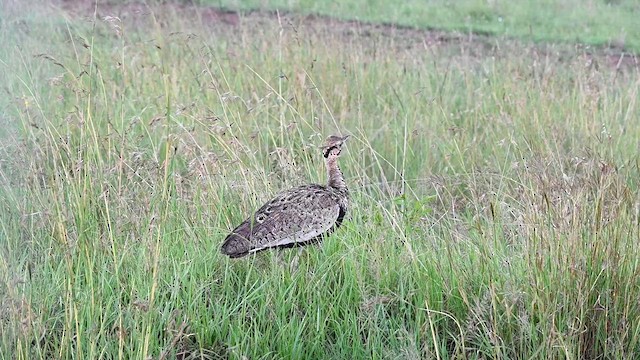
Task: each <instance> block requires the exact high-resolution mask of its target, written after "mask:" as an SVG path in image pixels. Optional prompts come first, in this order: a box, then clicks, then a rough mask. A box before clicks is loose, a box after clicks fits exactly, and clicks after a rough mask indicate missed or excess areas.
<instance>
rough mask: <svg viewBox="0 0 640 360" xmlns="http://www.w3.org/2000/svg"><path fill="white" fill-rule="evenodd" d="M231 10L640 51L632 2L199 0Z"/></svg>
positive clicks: (637, 10) (637, 8) (638, 9)
mask: <svg viewBox="0 0 640 360" xmlns="http://www.w3.org/2000/svg"><path fill="white" fill-rule="evenodd" d="M200 2H201V3H203V4H210V5H214V6H224V7H226V8H230V9H241V10H252V9H268V10H276V9H279V10H286V11H293V12H297V13H306V14H322V15H328V16H332V17H334V16H338V17H340V18H342V19H357V20H361V21H367V22H374V23H391V24H399V25H405V26H412V27H418V28H435V29H443V30H455V31H461V32H464V33H466V32H470V31H471V32H476V33H483V34H490V35H501V36H508V37H515V38H521V39H528V40H534V41H545V42H582V43H585V44H591V45H606V46H615V47H620V46H623V47H625V48H626V49H628V50H629V51H633V52H638V51H640V23H639V22H638V21H637V18H638V16H640V4H639V3H638V2H636V1H633V0H619V1H605V0H588V1H584V0H570V1H566V0H545V1H530V0H518V1H501V0H496V1H486V0H482V1H480V0H462V1H448V0H431V1H422V0H409V1H402V2H393V1H370V0H366V1H365V0H349V1H337V2H336V1H309V0H298V1H289V0H286V1H285V0H270V1H264V0H254V1H237V0H201V1H200Z"/></svg>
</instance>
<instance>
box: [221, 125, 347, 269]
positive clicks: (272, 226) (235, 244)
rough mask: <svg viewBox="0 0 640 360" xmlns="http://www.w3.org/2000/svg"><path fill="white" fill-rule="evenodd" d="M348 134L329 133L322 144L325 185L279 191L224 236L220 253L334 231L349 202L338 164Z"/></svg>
mask: <svg viewBox="0 0 640 360" xmlns="http://www.w3.org/2000/svg"><path fill="white" fill-rule="evenodd" d="M348 138H349V135H347V136H343V137H340V136H329V137H328V138H327V140H326V142H325V145H324V146H323V147H322V154H323V156H324V158H325V163H326V167H327V173H328V181H327V185H318V184H310V185H303V186H298V187H295V188H293V189H289V190H287V191H284V192H282V193H280V194H279V195H277V196H276V197H275V198H274V199H273V200H271V201H269V202H267V203H266V204H264V205H263V206H262V207H261V208H260V209H258V211H256V213H255V214H254V215H252V216H250V217H249V218H248V219H247V220H245V221H244V222H242V224H240V225H238V227H236V228H235V229H234V230H233V231H232V232H231V234H229V235H228V236H227V238H226V239H225V240H224V243H223V244H222V247H221V251H222V253H223V254H225V255H229V256H230V257H232V258H236V257H242V256H245V255H248V254H251V253H255V252H258V251H261V250H265V249H269V248H274V247H291V246H296V245H307V244H310V243H313V242H316V241H319V240H321V239H322V238H323V237H325V236H328V235H329V234H331V233H332V232H333V231H335V230H336V229H337V228H338V227H339V226H340V224H341V223H342V220H343V219H344V216H345V214H346V212H347V208H348V203H349V192H348V190H347V184H346V183H345V181H344V177H343V175H342V172H341V171H340V167H339V166H338V157H340V152H341V150H342V146H343V144H344V142H345V141H346V140H347V139H348Z"/></svg>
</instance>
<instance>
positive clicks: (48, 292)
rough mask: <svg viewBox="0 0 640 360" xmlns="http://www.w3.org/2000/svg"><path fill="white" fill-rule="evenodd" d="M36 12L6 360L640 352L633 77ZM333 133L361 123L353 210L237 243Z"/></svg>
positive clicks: (24, 50) (20, 75)
mask: <svg viewBox="0 0 640 360" xmlns="http://www.w3.org/2000/svg"><path fill="white" fill-rule="evenodd" d="M12 6H18V5H17V4H12ZM38 9H39V10H38V11H36V12H34V13H29V15H20V13H19V12H16V11H17V10H19V6H18V8H17V9H14V8H9V10H13V11H14V13H13V15H14V16H15V17H16V19H19V21H18V20H16V21H12V22H4V23H3V24H2V36H3V38H6V39H8V42H7V44H10V45H4V46H3V47H2V48H1V51H2V53H1V54H2V63H1V66H2V67H3V72H4V73H5V74H6V78H7V83H6V92H7V94H8V96H7V97H5V100H2V101H3V103H2V106H3V109H5V111H4V113H3V115H2V121H3V122H4V123H5V125H7V126H4V129H5V130H4V131H5V132H4V133H3V138H4V139H5V140H6V141H4V142H3V144H4V145H3V146H2V153H3V156H2V158H3V159H4V160H2V162H1V163H0V165H1V166H2V168H1V172H0V174H1V175H2V177H1V180H2V181H1V183H0V184H1V186H0V191H1V192H2V196H1V197H0V204H1V208H2V214H3V215H2V217H1V219H0V224H1V226H0V229H1V233H0V234H1V236H2V237H3V238H4V239H5V240H6V241H3V242H2V245H0V246H1V247H0V251H1V252H2V254H3V256H2V260H1V261H2V262H1V263H0V265H1V266H0V280H1V281H0V283H1V284H2V286H1V287H0V301H1V304H2V310H1V313H0V330H1V331H0V334H1V335H0V349H1V350H0V351H1V352H2V354H3V356H11V357H13V358H50V357H65V358H67V357H78V358H97V357H108V358H134V357H135V358H147V357H149V356H152V357H159V358H171V357H182V358H185V357H187V358H188V357H191V358H196V357H199V358H220V357H233V358H236V357H237V358H241V357H248V358H259V357H282V358H383V357H384V358H389V357H399V358H484V357H508V358H514V357H540V358H557V357H563V356H564V357H568V358H574V357H585V358H591V357H596V356H603V357H608V358H621V357H622V358H627V357H633V356H634V355H635V354H637V353H638V351H639V350H640V349H639V348H640V342H639V338H638V334H640V327H639V326H640V325H639V324H640V321H638V320H640V319H638V310H639V309H638V303H637V300H636V299H637V298H638V295H640V294H638V288H637V286H636V281H635V279H636V275H638V264H637V261H635V259H637V258H638V255H640V254H638V250H637V249H636V246H634V245H635V239H637V238H638V212H637V204H638V197H637V185H638V184H637V181H636V179H638V167H637V164H636V162H637V154H636V152H635V150H634V148H633V147H632V145H633V146H635V145H634V144H635V142H636V139H637V134H638V130H639V128H638V126H637V125H636V124H635V123H634V122H633V121H630V119H633V118H634V117H635V116H637V114H638V108H637V91H638V82H637V80H636V79H637V72H635V71H634V70H630V69H624V68H622V69H618V71H611V70H610V69H609V68H607V67H606V66H595V65H593V64H596V63H597V62H598V58H597V57H593V56H592V55H587V54H583V53H580V52H577V51H573V52H571V49H569V50H567V49H566V48H559V49H555V48H553V47H550V48H548V49H547V50H548V51H547V52H545V53H544V54H542V53H540V52H539V48H532V47H529V46H528V45H525V44H518V43H504V44H500V45H501V46H500V47H496V48H485V47H481V48H477V47H474V44H472V43H465V42H461V43H453V44H449V45H447V44H441V45H440V46H432V47H429V48H427V49H426V50H425V48H424V46H423V44H418V45H415V44H414V45H411V44H409V45H407V43H406V42H402V41H401V40H399V39H397V38H394V37H393V36H386V35H385V34H384V33H375V32H374V33H369V34H361V33H359V32H358V31H354V32H352V33H349V34H344V33H340V32H335V31H332V30H331V29H328V30H322V29H318V28H314V27H305V26H304V25H303V24H302V25H301V24H298V23H297V22H296V21H297V20H296V19H295V18H293V19H284V18H275V19H274V18H264V17H259V16H258V15H253V16H249V17H246V18H241V19H239V21H238V24H237V25H233V26H230V25H228V24H215V23H214V24H211V23H206V22H203V23H201V22H199V21H196V22H190V21H188V20H186V19H185V18H184V17H182V16H184V13H183V11H192V10H191V9H189V8H175V7H171V6H167V5H164V6H159V7H155V8H154V7H152V8H146V10H145V11H142V12H140V11H130V12H127V11H123V13H120V14H116V13H115V10H114V9H113V8H105V9H102V8H100V10H99V13H100V14H102V12H103V11H104V12H106V14H107V15H109V16H111V17H95V18H91V19H90V21H89V22H88V23H84V22H83V21H81V20H79V19H78V18H75V17H66V18H65V17H63V15H62V13H60V12H58V10H52V9H49V8H47V7H39V8H38ZM125 10H126V8H125ZM109 11H114V13H113V14H111V13H110V12H109ZM195 14H196V15H197V12H196V13H195ZM115 15H119V16H118V17H115ZM171 19H173V20H171ZM22 24H26V25H28V26H24V25H22ZM27 31H28V32H29V33H28V34H27ZM34 33H35V34H37V35H38V36H34ZM399 44H401V45H402V46H398V45H399ZM421 46H423V47H421ZM556 50H557V53H559V54H566V53H570V54H571V57H570V58H569V59H567V58H566V57H564V55H563V56H560V55H554V54H556ZM472 54H477V56H474V55H472ZM585 64H587V66H585ZM331 133H350V134H352V135H353V137H354V140H355V141H351V142H350V143H349V144H348V149H347V152H346V154H345V156H344V157H343V168H344V170H345V172H346V174H347V176H348V179H349V185H350V187H351V189H352V197H353V210H352V211H351V213H350V219H349V221H348V222H347V223H346V224H345V226H344V228H342V229H341V230H340V231H339V232H338V233H336V234H335V236H333V237H331V238H330V239H327V241H325V242H324V243H323V244H322V246H318V247H310V248H306V249H305V250H304V251H303V252H302V253H301V254H300V256H299V257H298V256H297V253H295V252H291V251H282V252H267V253H262V254H260V255H257V256H254V257H251V258H247V259H243V260H241V261H232V260H229V259H226V258H224V257H223V256H221V255H220V253H219V251H218V248H219V245H220V243H221V241H222V239H223V238H224V236H225V235H226V233H227V231H228V229H229V228H231V226H232V225H234V224H236V223H237V222H238V221H240V220H242V219H243V218H244V216H245V215H246V214H247V213H249V212H250V211H252V210H254V209H255V208H256V207H257V206H258V205H260V204H261V203H262V202H263V201H265V200H267V199H268V198H269V197H271V196H272V195H273V194H274V193H275V192H276V191H278V190H279V189H282V188H285V187H288V186H292V185H296V184H299V183H303V182H308V181H315V182H320V181H324V177H323V176H324V169H323V165H322V162H321V159H320V158H319V154H318V150H317V145H318V144H320V143H321V141H322V138H323V137H324V136H326V135H328V134H331Z"/></svg>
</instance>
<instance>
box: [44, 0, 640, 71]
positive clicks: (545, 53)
mask: <svg viewBox="0 0 640 360" xmlns="http://www.w3.org/2000/svg"><path fill="white" fill-rule="evenodd" d="M54 5H55V6H57V7H60V8H62V9H63V10H65V11H66V12H67V13H68V14H70V15H71V16H77V17H83V18H85V19H91V18H93V17H94V16H95V17H96V18H98V19H105V17H108V16H109V17H117V18H118V19H119V20H121V21H123V22H126V23H127V24H128V25H129V26H146V25H148V22H147V21H145V20H147V19H148V18H149V17H151V16H153V17H154V18H155V19H156V21H159V22H160V23H161V24H165V25H167V26H169V24H170V21H171V18H173V17H176V16H177V17H183V18H185V19H190V21H192V22H193V23H194V24H202V25H204V26H206V27H209V28H212V29H214V30H217V31H235V30H236V28H237V27H239V26H242V25H247V26H251V27H260V26H264V25H265V24H267V23H271V24H273V23H277V24H278V26H280V27H282V28H288V29H291V30H293V31H296V32H297V31H298V30H299V29H304V30H305V31H312V32H317V33H324V34H327V35H332V36H339V37H343V38H344V39H345V40H348V41H354V40H355V41H359V42H363V43H369V42H371V41H372V39H384V44H385V45H387V46H388V45H389V44H391V46H392V48H394V49H395V50H401V51H407V50H409V51H410V50H414V49H419V50H424V49H431V50H433V49H434V48H435V49H437V48H443V47H446V48H457V49H463V50H461V51H464V52H465V53H467V55H471V56H478V57H481V56H495V53H496V51H499V48H500V47H501V46H504V44H507V45H508V47H511V46H513V45H516V46H519V47H520V48H522V49H523V50H525V51H526V52H527V53H529V54H530V55H531V56H532V57H538V58H539V57H547V58H548V57H551V58H555V59H557V60H558V61H574V60H576V57H579V60H580V61H584V62H585V64H586V65H588V66H594V67H600V66H603V67H608V68H612V69H616V70H620V71H624V70H630V69H635V70H638V69H640V59H639V58H638V54H634V53H630V52H627V51H624V49H620V48H615V47H608V48H605V47H593V46H589V45H582V44H535V43H525V42H523V41H519V40H516V39H510V38H504V37H495V36H490V35H486V34H476V33H459V32H445V31H440V30H434V29H416V28H411V27H404V26H398V25H395V24H372V23H365V22H360V21H344V20H339V19H335V18H331V17H326V16H318V15H299V14H294V13H283V12H272V11H261V10H254V11H248V12H242V13H240V12H235V11H229V10H224V9H219V8H215V7H211V6H201V5H195V4H191V3H190V2H189V1H185V2H177V1H166V2H164V3H161V4H155V5H151V6H150V5H148V4H144V3H141V2H126V3H122V2H120V1H106V2H105V1H101V2H99V4H98V6H97V7H96V2H95V1H94V0H56V1H55V2H54ZM503 55H504V54H503Z"/></svg>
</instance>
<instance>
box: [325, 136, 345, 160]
mask: <svg viewBox="0 0 640 360" xmlns="http://www.w3.org/2000/svg"><path fill="white" fill-rule="evenodd" d="M348 138H349V135H345V136H337V135H331V136H329V137H328V138H327V140H325V142H324V146H323V147H322V155H323V156H324V157H325V159H328V158H336V157H338V156H340V151H341V150H342V145H343V144H344V142H345V141H347V139H348Z"/></svg>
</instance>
